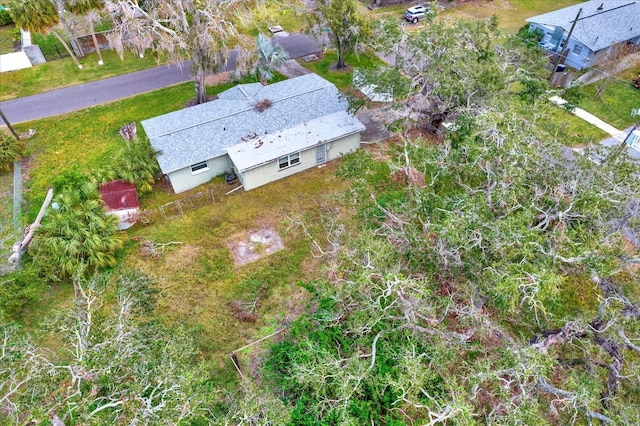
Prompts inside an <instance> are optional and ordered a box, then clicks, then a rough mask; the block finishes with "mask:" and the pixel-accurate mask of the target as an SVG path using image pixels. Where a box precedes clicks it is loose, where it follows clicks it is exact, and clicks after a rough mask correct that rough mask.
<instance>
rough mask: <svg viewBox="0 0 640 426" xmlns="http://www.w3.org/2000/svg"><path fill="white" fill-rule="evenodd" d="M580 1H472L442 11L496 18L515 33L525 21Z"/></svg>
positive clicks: (456, 15)
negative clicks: (495, 16) (494, 16)
mask: <svg viewBox="0 0 640 426" xmlns="http://www.w3.org/2000/svg"><path fill="white" fill-rule="evenodd" d="M580 1H581V0H554V1H550V0H491V1H484V0H482V1H481V0H472V1H468V2H465V3H464V4H461V5H459V6H456V7H452V8H450V9H446V10H445V11H443V14H444V15H449V16H455V17H474V18H488V17H490V16H492V15H497V16H498V26H499V27H500V28H502V29H504V30H507V31H509V32H511V33H514V34H515V33H517V32H518V30H519V29H520V28H521V27H522V26H524V24H525V19H527V18H530V17H532V16H536V15H540V14H542V13H546V12H551V11H552V10H557V9H562V8H563V7H567V6H571V5H574V4H577V3H580Z"/></svg>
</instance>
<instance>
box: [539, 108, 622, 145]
mask: <svg viewBox="0 0 640 426" xmlns="http://www.w3.org/2000/svg"><path fill="white" fill-rule="evenodd" d="M548 109H549V111H548V112H549V115H548V119H547V120H539V121H538V126H540V127H542V128H543V129H544V130H546V131H547V132H548V133H549V134H550V135H551V136H552V137H554V138H555V139H557V140H558V141H559V142H560V143H562V144H564V145H567V146H570V147H582V146H585V145H589V144H592V143H597V142H599V141H601V140H603V139H606V138H608V137H609V136H610V135H609V134H608V133H606V132H604V131H602V130H600V129H598V128H597V127H596V126H593V125H591V124H589V123H587V122H586V121H584V120H583V119H581V118H578V117H576V116H575V115H573V114H572V113H570V112H569V111H567V110H565V109H564V108H561V107H559V106H556V105H553V104H551V103H548Z"/></svg>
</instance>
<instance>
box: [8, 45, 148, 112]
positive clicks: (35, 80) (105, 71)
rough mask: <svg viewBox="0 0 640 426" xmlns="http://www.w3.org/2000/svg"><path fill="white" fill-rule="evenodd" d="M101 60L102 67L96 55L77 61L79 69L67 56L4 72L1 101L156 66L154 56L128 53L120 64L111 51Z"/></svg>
mask: <svg viewBox="0 0 640 426" xmlns="http://www.w3.org/2000/svg"><path fill="white" fill-rule="evenodd" d="M102 57H103V59H104V65H102V66H98V59H97V56H96V54H95V53H92V54H89V55H87V56H86V57H85V58H84V59H81V60H80V62H81V63H82V64H83V66H84V69H81V70H80V69H78V68H77V67H76V66H75V64H74V63H73V61H72V60H71V58H68V57H67V58H65V59H60V60H57V61H50V62H47V63H45V64H41V65H36V66H35V67H32V68H27V69H23V70H19V71H11V72H7V73H3V74H2V78H0V101H6V100H9V99H14V98H19V97H23V96H30V95H35V94H38V93H41V92H46V91H49V90H53V89H58V88H61V87H67V86H73V85H76V84H82V83H88V82H90V81H95V80H101V79H103V78H109V77H115V76H117V75H121V74H127V73H130V72H134V71H140V70H143V69H146V68H151V67H153V66H156V65H157V62H156V60H155V58H154V57H153V55H147V56H146V57H145V58H143V59H140V58H139V57H138V56H137V55H134V54H133V53H132V52H129V51H127V52H125V56H124V60H123V61H121V60H120V58H119V57H118V55H117V54H116V52H115V51H113V50H106V51H104V52H102Z"/></svg>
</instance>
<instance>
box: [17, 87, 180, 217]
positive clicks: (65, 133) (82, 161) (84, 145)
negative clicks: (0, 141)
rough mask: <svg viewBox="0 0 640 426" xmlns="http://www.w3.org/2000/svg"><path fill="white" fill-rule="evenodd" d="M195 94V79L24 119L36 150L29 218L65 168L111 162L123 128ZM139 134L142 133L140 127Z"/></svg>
mask: <svg viewBox="0 0 640 426" xmlns="http://www.w3.org/2000/svg"><path fill="white" fill-rule="evenodd" d="M191 97H193V84H191V83H185V84H181V85H177V86H173V87H169V88H166V89H163V90H159V91H155V92H151V93H147V94H143V95H140V96H136V97H133V98H129V99H125V100H122V101H118V102H114V103H110V104H106V105H101V106H96V107H93V108H89V109H85V110H80V111H76V112H73V113H69V114H67V115H63V116H60V117H56V118H55V119H43V120H38V121H32V122H28V123H23V124H20V125H18V126H16V127H18V129H19V130H22V131H24V130H26V129H28V128H33V129H36V130H37V134H36V135H35V136H34V137H33V138H31V139H29V140H28V151H29V153H30V154H31V159H30V162H29V166H28V170H26V172H27V173H28V175H29V180H28V182H27V185H26V186H25V198H26V200H27V207H28V212H27V217H29V218H31V219H33V216H34V215H35V213H37V209H38V208H39V203H40V200H42V199H43V198H44V195H45V192H46V188H47V187H48V186H50V185H51V181H52V180H53V179H54V178H55V177H56V176H59V175H60V173H61V172H62V171H63V170H68V169H76V170H77V171H79V172H81V173H90V172H92V171H95V170H96V169H97V168H100V167H102V166H105V165H107V164H108V163H109V162H110V161H111V156H112V155H113V153H114V152H116V151H117V150H119V149H121V148H122V147H123V145H124V140H123V139H122V137H121V136H120V135H119V133H118V130H119V129H120V127H121V126H122V125H124V124H126V123H128V122H130V121H134V120H135V121H137V122H138V124H139V121H140V120H142V119H146V118H150V117H154V116H157V115H160V114H164V113H167V112H170V111H174V110H177V109H179V108H181V107H182V106H183V105H184V104H185V102H186V101H187V100H188V99H190V98H191ZM138 128H139V133H143V132H142V129H141V127H140V126H138Z"/></svg>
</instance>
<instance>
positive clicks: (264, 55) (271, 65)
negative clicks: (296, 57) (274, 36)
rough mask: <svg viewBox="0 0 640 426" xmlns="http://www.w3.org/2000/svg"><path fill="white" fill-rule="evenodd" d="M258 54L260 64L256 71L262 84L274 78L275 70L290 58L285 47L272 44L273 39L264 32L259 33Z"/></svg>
mask: <svg viewBox="0 0 640 426" xmlns="http://www.w3.org/2000/svg"><path fill="white" fill-rule="evenodd" d="M256 54H257V55H258V65H257V67H256V73H257V74H258V78H259V79H260V82H261V83H262V84H267V81H269V80H272V79H273V70H274V69H276V68H279V67H281V66H282V65H284V63H285V61H286V60H287V59H289V53H288V52H287V51H286V50H284V48H283V47H282V46H281V45H279V44H276V45H275V46H274V45H273V44H271V40H269V38H268V37H267V36H265V35H264V34H258V41H257V43H256Z"/></svg>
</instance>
